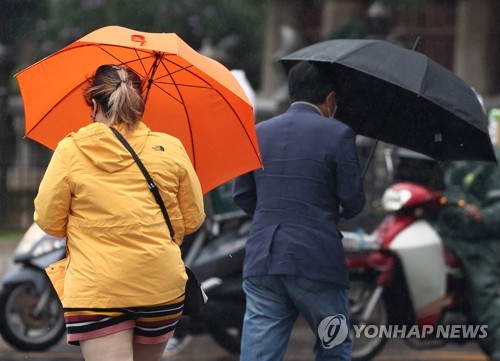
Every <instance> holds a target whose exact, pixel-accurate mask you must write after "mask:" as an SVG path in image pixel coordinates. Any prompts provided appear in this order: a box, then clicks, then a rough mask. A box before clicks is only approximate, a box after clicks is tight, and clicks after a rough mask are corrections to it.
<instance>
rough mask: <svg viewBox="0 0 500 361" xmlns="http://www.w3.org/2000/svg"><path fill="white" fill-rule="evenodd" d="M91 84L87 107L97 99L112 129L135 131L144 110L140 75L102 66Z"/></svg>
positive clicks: (120, 68)
mask: <svg viewBox="0 0 500 361" xmlns="http://www.w3.org/2000/svg"><path fill="white" fill-rule="evenodd" d="M89 82H90V86H89V87H88V88H87V89H85V91H84V97H85V101H86V102H87V104H88V105H89V106H91V105H92V99H94V100H95V101H96V102H97V104H98V105H99V106H100V107H101V108H102V112H103V114H104V115H105V116H106V118H109V119H110V125H117V124H120V123H125V124H126V129H127V131H132V130H134V129H135V127H136V125H137V123H138V122H139V121H140V120H141V119H142V115H143V113H144V107H145V103H144V99H143V97H142V85H143V84H142V81H141V78H140V77H139V75H137V73H135V72H134V71H133V70H132V69H130V68H128V67H126V66H123V65H122V66H115V65H101V66H100V67H99V68H98V69H97V70H96V72H95V74H94V75H93V76H92V78H90V79H89Z"/></svg>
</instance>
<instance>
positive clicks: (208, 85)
mask: <svg viewBox="0 0 500 361" xmlns="http://www.w3.org/2000/svg"><path fill="white" fill-rule="evenodd" d="M166 60H167V61H168V62H170V63H172V64H174V65H177V66H179V67H180V68H181V69H180V70H178V71H176V72H179V71H182V70H186V71H188V72H189V73H190V74H192V75H193V76H195V77H197V78H198V79H200V80H201V81H203V82H204V83H205V84H207V88H205V89H213V90H214V91H215V92H216V93H217V94H219V95H220V97H221V98H222V99H224V101H225V102H226V104H227V106H228V107H229V108H230V109H231V111H232V112H233V113H234V115H235V116H236V119H238V122H239V123H240V126H241V128H243V130H244V132H245V134H246V136H247V138H248V140H249V141H250V144H252V148H253V150H254V153H255V155H256V157H257V159H258V161H259V163H261V160H260V157H259V155H258V154H259V152H258V151H257V149H256V148H255V145H254V144H253V142H252V138H251V137H250V134H248V131H247V129H246V128H245V126H244V125H243V122H242V121H241V119H240V117H239V115H238V112H237V111H236V110H235V109H234V107H233V106H232V105H231V103H229V102H228V101H227V99H226V98H225V97H224V96H223V95H222V94H221V93H220V92H219V91H218V90H217V89H215V88H214V87H213V86H212V85H211V84H210V83H209V82H207V81H206V80H205V79H203V78H201V77H200V76H199V75H197V74H195V73H193V72H192V71H190V70H189V69H188V68H189V67H191V66H192V65H190V66H189V67H182V66H180V65H179V64H177V63H175V62H173V61H171V60H170V59H166ZM161 64H162V65H163V67H164V68H165V70H166V71H167V73H168V75H169V76H170V78H171V79H172V82H173V85H174V86H175V87H176V89H177V91H178V92H179V96H180V98H181V101H182V104H183V107H184V109H185V112H186V117H187V119H188V125H189V134H190V136H191V139H193V133H192V128H191V123H190V122H189V116H188V113H187V108H186V107H185V106H184V101H183V100H182V94H181V92H180V90H179V87H178V84H176V83H175V80H174V78H173V77H172V76H171V74H174V73H175V72H174V73H171V72H170V71H169V70H168V69H167V66H166V64H165V63H164V62H163V59H162V61H161ZM200 88H203V87H200ZM191 149H192V152H193V158H194V154H195V152H194V142H193V141H191ZM193 163H194V164H196V163H195V162H193ZM261 164H262V163H261ZM195 169H196V166H195Z"/></svg>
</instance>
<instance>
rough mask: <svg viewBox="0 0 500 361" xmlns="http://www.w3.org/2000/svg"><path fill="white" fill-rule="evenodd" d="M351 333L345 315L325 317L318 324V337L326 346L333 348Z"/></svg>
mask: <svg viewBox="0 0 500 361" xmlns="http://www.w3.org/2000/svg"><path fill="white" fill-rule="evenodd" d="M348 334H349V328H348V327H347V320H346V317H345V316H344V315H341V314H338V315H335V316H328V317H325V318H324V319H323V320H322V321H321V322H320V324H319V326H318V337H319V339H320V340H321V344H322V345H323V347H324V348H332V347H335V346H337V345H340V344H341V343H342V342H344V341H345V339H346V338H347V335H348Z"/></svg>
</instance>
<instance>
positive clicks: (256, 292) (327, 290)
mask: <svg viewBox="0 0 500 361" xmlns="http://www.w3.org/2000/svg"><path fill="white" fill-rule="evenodd" d="M288 83H289V95H290V100H291V102H292V104H291V106H290V108H289V109H288V110H287V111H286V112H285V113H284V114H281V115H278V116H276V117H274V118H272V119H269V120H267V121H264V122H261V123H259V124H258V125H257V137H258V141H259V147H260V150H261V155H262V160H263V168H262V169H258V170H255V171H253V172H250V173H247V174H244V175H242V176H240V177H238V178H237V179H235V181H234V184H233V198H234V201H235V202H236V204H237V205H238V206H240V207H241V208H242V209H243V210H244V211H245V212H246V213H248V214H249V215H251V216H253V224H252V229H251V232H250V236H249V238H248V240H247V243H246V257H245V263H244V269H243V276H244V281H243V288H244V290H245V293H246V298H247V309H246V313H245V320H244V327H243V336H242V345H241V361H254V360H269V361H278V360H282V359H283V357H284V354H285V352H286V348H287V343H288V340H289V337H290V333H291V331H292V328H293V325H294V324H295V321H296V319H297V317H298V315H299V313H300V314H302V316H303V317H304V318H305V320H306V321H307V322H308V324H309V326H310V327H311V329H312V330H313V332H314V333H315V334H316V335H317V337H316V342H315V345H314V353H315V359H316V361H319V360H350V359H351V346H352V344H351V340H350V338H349V336H348V315H349V304H348V296H347V288H348V284H349V275H348V271H347V267H346V262H345V256H344V251H343V248H342V242H341V240H342V234H341V233H340V231H339V229H338V222H339V219H340V217H344V218H351V217H354V216H355V215H357V214H358V213H360V212H361V210H362V209H363V206H364V203H365V197H364V191H363V180H362V176H361V171H360V165H359V160H358V153H357V149H356V145H355V137H356V135H355V133H354V131H353V130H352V129H351V128H350V127H348V126H347V125H346V124H344V123H341V122H339V121H337V120H335V119H332V117H333V115H334V113H335V109H336V99H335V98H336V93H335V85H334V84H335V79H333V78H332V75H331V72H328V71H327V70H326V69H324V68H322V66H321V65H318V64H315V63H311V62H300V63H298V64H297V65H295V66H294V67H293V68H292V69H291V70H290V72H289V75H288Z"/></svg>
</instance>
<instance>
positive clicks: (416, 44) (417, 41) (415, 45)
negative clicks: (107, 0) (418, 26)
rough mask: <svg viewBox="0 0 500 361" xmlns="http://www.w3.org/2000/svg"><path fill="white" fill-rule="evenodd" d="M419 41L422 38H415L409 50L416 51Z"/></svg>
mask: <svg viewBox="0 0 500 361" xmlns="http://www.w3.org/2000/svg"><path fill="white" fill-rule="evenodd" d="M420 39H422V37H421V36H417V38H416V39H415V42H414V43H413V47H412V48H411V50H413V51H417V49H418V46H419V45H420Z"/></svg>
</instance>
